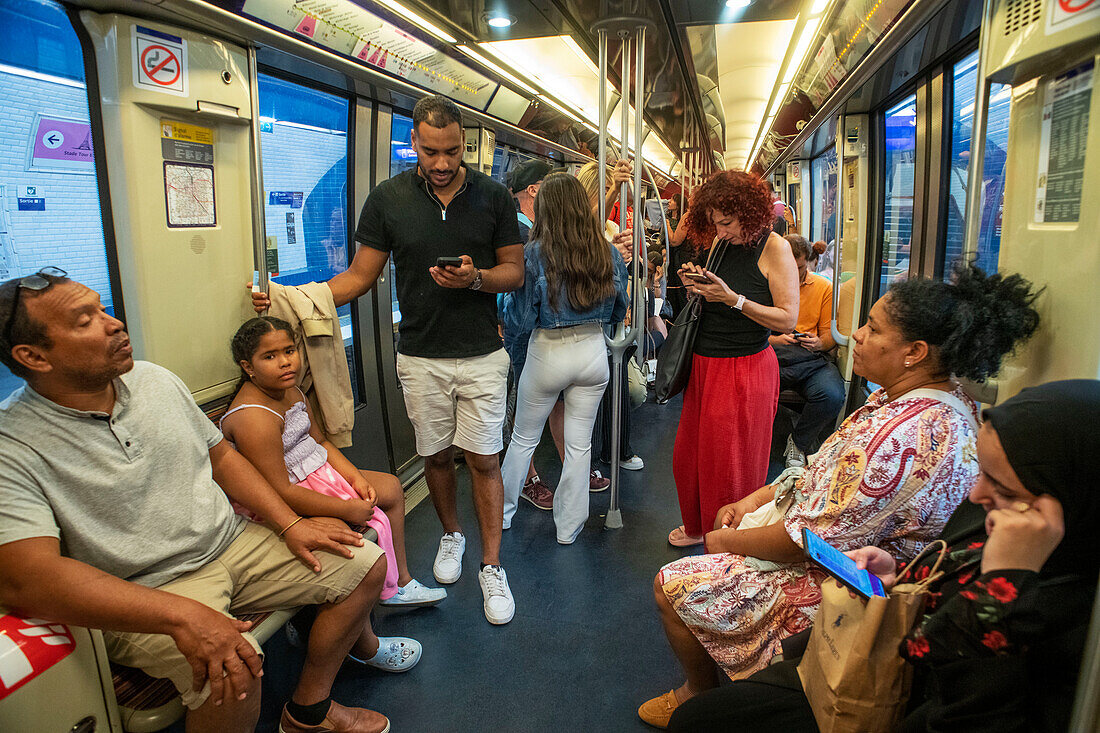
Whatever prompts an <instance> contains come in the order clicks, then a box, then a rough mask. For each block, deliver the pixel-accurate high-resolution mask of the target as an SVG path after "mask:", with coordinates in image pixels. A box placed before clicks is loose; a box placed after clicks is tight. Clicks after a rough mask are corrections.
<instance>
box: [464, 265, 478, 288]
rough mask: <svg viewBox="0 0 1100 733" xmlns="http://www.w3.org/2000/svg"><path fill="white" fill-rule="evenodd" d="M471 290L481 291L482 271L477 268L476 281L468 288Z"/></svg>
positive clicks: (475, 269)
mask: <svg viewBox="0 0 1100 733" xmlns="http://www.w3.org/2000/svg"><path fill="white" fill-rule="evenodd" d="M466 287H467V288H469V289H470V290H481V270H480V269H479V268H477V267H475V268H474V279H473V282H471V283H470V284H469V285H467V286H466Z"/></svg>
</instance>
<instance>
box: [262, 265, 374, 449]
mask: <svg viewBox="0 0 1100 733" xmlns="http://www.w3.org/2000/svg"><path fill="white" fill-rule="evenodd" d="M268 296H269V297H270V298H271V308H270V310H268V314H269V315H272V316H275V317H276V318H282V319H283V320H284V321H287V322H288V323H290V325H292V326H293V327H294V334H295V339H294V340H295V342H296V343H297V345H298V350H299V353H301V355H302V374H301V376H300V378H299V380H298V383H299V386H300V387H301V388H302V391H303V392H305V393H306V399H308V400H309V404H310V409H311V410H312V411H313V414H314V416H315V417H316V418H317V419H318V420H320V421H321V424H320V425H319V426H318V427H319V428H320V429H321V432H323V433H324V434H325V436H326V437H327V438H328V439H329V440H330V441H332V444H333V445H335V446H336V447H337V448H346V447H348V446H349V445H351V429H352V427H354V425H355V402H354V399H353V398H352V394H351V373H350V372H349V371H348V361H347V355H346V353H345V352H344V337H343V334H341V332H340V318H339V317H338V316H337V314H336V303H334V302H333V300H332V291H331V290H330V289H329V287H328V285H327V284H325V283H306V284H305V285H298V286H295V287H285V286H283V285H279V284H278V283H271V284H270V286H269V288H268Z"/></svg>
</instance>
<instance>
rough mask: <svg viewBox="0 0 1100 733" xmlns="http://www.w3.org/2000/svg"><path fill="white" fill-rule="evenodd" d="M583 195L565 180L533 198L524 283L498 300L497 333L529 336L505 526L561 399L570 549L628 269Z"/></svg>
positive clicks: (562, 534) (554, 179) (508, 461)
mask: <svg viewBox="0 0 1100 733" xmlns="http://www.w3.org/2000/svg"><path fill="white" fill-rule="evenodd" d="M596 219H597V217H596V216H595V215H593V213H592V211H591V209H590V208H589V206H588V196H587V194H586V193H585V190H584V188H583V187H582V186H581V184H580V183H579V182H578V181H577V180H576V179H575V178H573V177H572V176H569V175H566V174H564V173H555V174H552V175H550V176H547V177H546V179H545V180H544V181H543V183H542V187H541V188H540V189H539V195H538V198H536V199H535V225H534V227H532V229H531V239H530V243H529V244H528V245H527V247H526V248H525V251H524V260H525V266H526V272H525V276H524V283H523V287H521V288H520V289H519V290H516V291H515V292H512V293H508V294H507V295H506V296H505V298H504V321H505V329H506V330H507V331H509V332H512V333H527V332H530V333H531V337H530V343H529V345H528V350H527V362H526V364H525V365H524V368H523V373H522V375H521V376H520V380H519V396H518V398H517V400H516V417H515V426H514V428H513V430H512V440H511V443H510V444H509V446H508V453H507V454H506V455H505V458H504V465H503V466H502V468H501V475H502V477H503V479H504V528H505V529H508V528H509V527H510V526H511V524H512V515H513V514H515V513H516V504H517V502H518V501H519V492H520V489H521V488H522V486H523V480H524V478H525V477H526V475H527V466H528V464H529V463H530V461H531V455H532V454H533V453H534V451H535V446H536V445H538V442H539V438H540V437H541V436H542V429H543V426H544V425H545V423H546V418H547V416H548V415H549V414H550V410H551V408H553V406H554V403H555V402H556V401H557V399H558V395H559V394H560V393H562V392H564V393H565V461H564V463H563V465H562V471H561V480H560V481H559V482H558V488H557V492H556V493H555V497H554V524H555V525H556V527H557V535H558V542H559V543H561V544H563V545H569V544H572V543H573V541H574V540H576V539H577V535H578V534H580V531H581V529H582V528H583V527H584V523H585V521H586V520H587V519H588V483H589V481H588V479H589V469H590V463H591V453H592V425H593V423H594V422H595V420H596V410H597V408H598V407H599V404H600V398H601V397H602V396H603V391H604V388H605V387H606V386H607V380H608V368H607V358H606V347H605V346H604V337H603V326H604V325H605V324H608V323H618V322H619V321H621V320H623V318H624V316H625V315H626V307H627V306H626V292H627V273H626V265H624V264H623V259H622V256H621V255H620V254H619V252H618V250H616V249H615V247H613V246H612V245H610V244H608V243H607V241H606V240H605V239H604V237H603V232H602V231H601V230H600V225H599V222H597V220H596Z"/></svg>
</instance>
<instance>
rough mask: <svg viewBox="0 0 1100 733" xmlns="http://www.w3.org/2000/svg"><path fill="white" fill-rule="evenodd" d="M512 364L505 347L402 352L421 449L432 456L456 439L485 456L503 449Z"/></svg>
mask: <svg viewBox="0 0 1100 733" xmlns="http://www.w3.org/2000/svg"><path fill="white" fill-rule="evenodd" d="M508 367H509V361H508V352H506V351H505V350H504V349H503V348H501V349H497V350H496V351H494V352H492V353H491V354H485V355H484V356H473V357H467V358H463V359H435V358H427V357H423V356H408V355H406V354H398V355H397V378H398V379H399V380H401V391H402V392H403V393H404V395H405V410H406V411H407V412H408V413H409V420H410V421H412V424H413V430H414V431H415V432H416V452H417V453H419V454H420V455H422V456H431V455H435V454H436V453H438V452H440V451H441V450H445V449H447V448H450V447H451V446H452V445H457V446H458V447H459V448H461V449H462V450H465V451H469V452H471V453H476V454H479V455H483V456H488V455H492V454H494V453H499V452H500V451H502V450H503V449H504V440H503V438H502V437H501V436H502V430H503V428H504V413H505V408H506V403H507V397H508Z"/></svg>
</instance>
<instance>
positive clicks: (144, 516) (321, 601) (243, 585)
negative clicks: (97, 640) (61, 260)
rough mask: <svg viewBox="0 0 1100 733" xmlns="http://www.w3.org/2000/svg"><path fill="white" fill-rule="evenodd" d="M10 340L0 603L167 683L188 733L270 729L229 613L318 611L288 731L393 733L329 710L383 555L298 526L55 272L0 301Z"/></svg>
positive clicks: (16, 286) (163, 374)
mask: <svg viewBox="0 0 1100 733" xmlns="http://www.w3.org/2000/svg"><path fill="white" fill-rule="evenodd" d="M0 323H4V324H6V326H5V327H4V331H3V333H2V339H3V343H0V361H2V362H3V363H4V364H5V365H6V366H7V367H8V368H9V369H11V370H12V372H13V373H14V374H16V375H17V376H20V377H22V378H24V379H26V380H27V385H26V386H25V387H22V388H20V389H18V390H16V391H15V392H14V393H13V394H12V395H11V396H10V397H9V398H8V399H7V400H5V401H4V402H3V403H2V404H0V604H2V605H3V606H5V607H6V608H8V609H10V610H11V611H12V612H13V613H17V614H20V615H22V616H33V617H38V618H43V619H48V620H51V621H57V622H60V623H69V624H79V625H81V626H88V627H92V628H98V629H103V630H104V641H105V642H106V645H107V653H108V656H109V657H110V658H111V659H112V660H113V661H116V662H118V663H119V664H123V665H127V666H131V667H140V668H141V669H143V670H145V672H147V673H148V674H149V675H151V676H153V677H162V678H163V677H166V678H168V679H170V680H171V681H172V683H173V684H174V685H175V687H176V689H177V690H179V691H180V693H181V694H182V696H183V702H184V704H185V705H186V706H187V707H188V708H189V712H188V715H187V727H188V730H193V731H251V730H253V728H254V727H255V725H256V720H257V719H258V717H259V714H260V679H259V678H260V675H261V674H262V672H261V664H262V663H261V656H260V654H261V652H260V648H259V645H258V644H257V643H256V641H255V639H253V638H252V637H251V636H250V635H249V634H248V629H249V627H250V624H249V623H246V622H241V621H237V620H235V619H234V618H232V616H230V614H243V613H257V612H262V611H272V610H277V609H283V608H296V607H298V606H303V605H311V604H316V605H318V606H319V608H318V611H317V620H316V622H315V624H314V626H313V633H312V634H311V636H310V640H309V641H310V648H309V655H308V656H307V658H306V661H305V665H304V667H303V668H302V672H301V676H300V677H299V680H298V684H297V687H296V688H295V690H294V693H293V695H292V697H291V699H290V701H289V702H288V703H287V704H286V706H285V707H284V709H283V715H282V720H281V721H280V729H281V730H283V731H285V732H286V733H298V732H300V731H307V730H308V731H318V730H337V731H356V732H357V733H367V732H368V731H369V732H371V733H379V732H381V731H388V730H389V729H390V726H389V721H388V720H387V719H386V718H385V717H384V716H383V715H381V714H380V713H376V712H373V711H369V710H364V709H357V708H345V707H342V706H341V705H339V704H337V703H336V702H333V701H332V700H331V699H330V697H329V694H330V691H331V689H332V683H333V680H334V679H335V677H336V673H337V671H338V670H339V669H340V665H341V664H342V663H343V661H344V657H345V656H346V655H347V654H348V652H350V651H354V652H355V653H356V654H359V655H360V656H362V655H365V654H367V652H368V649H367V647H368V644H369V643H370V641H372V639H368V638H365V636H364V634H363V626H364V623H365V622H366V620H367V618H368V614H369V613H370V609H371V607H372V606H373V605H374V604H375V602H376V601H377V600H378V594H379V592H380V590H381V588H382V582H383V580H384V578H385V575H386V562H385V560H384V559H383V557H382V550H381V549H379V548H378V546H377V545H374V544H372V543H366V542H364V541H363V540H362V538H361V536H360V535H359V534H358V533H356V532H353V531H352V530H350V529H349V528H348V527H347V526H346V525H344V524H343V523H342V522H341V523H337V521H336V520H314V519H308V518H304V517H302V516H300V515H298V514H296V513H295V512H294V511H293V510H291V509H290V507H288V506H287V505H286V503H285V502H284V501H283V500H282V499H281V498H280V497H279V495H278V494H277V493H276V492H275V491H274V490H272V488H271V487H270V486H269V485H268V484H267V482H266V481H264V479H263V477H262V476H260V475H259V474H258V473H257V472H256V470H255V469H254V468H253V467H252V465H251V464H250V463H249V462H248V461H246V460H245V459H244V458H243V457H241V455H240V454H238V453H237V452H236V451H235V450H233V448H232V447H230V445H229V444H228V442H227V441H225V440H224V439H223V438H222V435H221V433H219V432H218V430H217V428H216V427H214V425H213V424H212V423H211V422H210V421H209V420H207V419H206V416H205V415H203V413H202V411H201V410H199V408H198V407H197V406H196V405H195V402H194V400H193V399H192V398H191V393H190V392H189V391H188V389H187V387H186V386H185V385H184V384H183V383H182V382H181V381H180V380H179V379H178V378H177V377H176V376H175V375H173V374H172V373H170V372H168V371H167V370H165V369H163V368H161V367H159V366H156V365H155V364H150V363H148V362H136V363H135V361H134V359H133V356H132V351H131V348H130V341H129V338H128V337H127V335H126V332H125V330H124V328H123V324H122V322H121V321H119V320H117V319H115V318H113V317H112V316H110V315H108V314H107V312H106V310H105V309H104V307H103V306H102V305H101V304H100V300H99V296H98V295H97V294H96V293H95V292H94V291H92V290H90V289H88V288H87V287H85V286H84V285H81V284H80V283H77V282H75V281H72V280H69V279H67V278H66V277H65V273H63V272H61V271H60V270H56V269H54V268H49V269H48V270H46V271H42V272H40V273H39V274H37V275H30V276H27V277H23V278H19V279H16V280H9V281H7V282H5V283H3V284H2V285H0ZM227 495H228V496H229V497H232V499H233V500H234V501H237V502H239V503H240V504H241V505H243V506H244V507H246V508H248V509H249V510H251V511H253V512H256V513H257V514H260V515H262V516H264V517H267V518H268V522H267V525H266V526H264V525H260V524H252V523H249V522H246V521H245V520H243V519H242V518H241V517H238V516H236V515H235V514H234V513H233V509H232V508H231V507H230V503H229V499H228V498H226V497H227ZM329 522H331V523H329ZM320 550H325V551H326V553H330V554H325V555H324V556H323V559H320V557H321V556H320V553H319V551H320ZM317 726H322V727H317Z"/></svg>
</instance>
